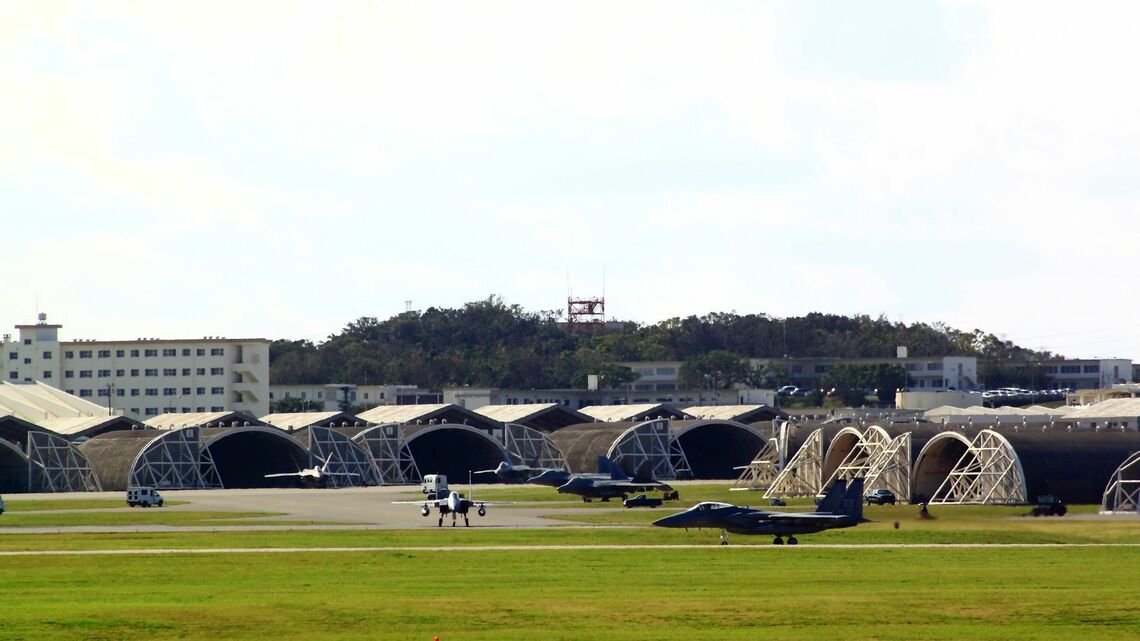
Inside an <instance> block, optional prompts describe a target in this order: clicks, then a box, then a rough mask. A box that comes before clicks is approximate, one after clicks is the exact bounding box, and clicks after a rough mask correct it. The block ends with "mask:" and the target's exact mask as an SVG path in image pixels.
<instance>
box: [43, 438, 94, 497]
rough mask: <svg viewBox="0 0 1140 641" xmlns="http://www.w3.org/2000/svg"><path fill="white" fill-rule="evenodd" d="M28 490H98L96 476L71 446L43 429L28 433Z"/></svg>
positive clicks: (79, 453) (85, 460)
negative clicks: (42, 430)
mask: <svg viewBox="0 0 1140 641" xmlns="http://www.w3.org/2000/svg"><path fill="white" fill-rule="evenodd" d="M27 456H28V489H29V491H32V492H101V491H102V490H103V486H102V485H100V484H99V478H98V477H96V476H95V471H94V470H92V469H91V465H90V464H89V463H88V462H87V457H85V456H83V453H82V452H80V451H79V450H78V449H77V448H76V447H75V445H73V444H72V443H71V442H70V441H68V440H67V439H65V438H62V437H59V436H55V435H54V434H47V433H44V432H28V443H27Z"/></svg>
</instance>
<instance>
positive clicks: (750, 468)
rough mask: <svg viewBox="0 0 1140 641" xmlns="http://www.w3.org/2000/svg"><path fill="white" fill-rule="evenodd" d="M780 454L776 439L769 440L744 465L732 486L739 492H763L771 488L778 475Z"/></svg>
mask: <svg viewBox="0 0 1140 641" xmlns="http://www.w3.org/2000/svg"><path fill="white" fill-rule="evenodd" d="M779 457H780V452H779V448H777V447H776V439H774V438H770V439H768V442H767V443H765V444H764V447H763V449H761V450H760V451H759V452H758V453H757V454H756V456H755V457H754V458H753V459H752V462H751V463H749V464H748V465H745V466H744V468H743V471H742V472H741V473H740V477H739V478H737V479H736V482H735V483H733V484H732V487H733V488H734V489H739V490H764V489H768V488H769V487H771V486H772V483H774V482H775V480H776V476H777V475H778V474H779V473H780V460H779Z"/></svg>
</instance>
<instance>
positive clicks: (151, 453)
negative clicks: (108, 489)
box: [127, 425, 222, 490]
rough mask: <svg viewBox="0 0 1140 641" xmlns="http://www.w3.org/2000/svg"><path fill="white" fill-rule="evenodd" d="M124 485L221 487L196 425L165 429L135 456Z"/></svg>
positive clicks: (165, 487)
mask: <svg viewBox="0 0 1140 641" xmlns="http://www.w3.org/2000/svg"><path fill="white" fill-rule="evenodd" d="M128 479H129V480H128V484H127V486H128V487H139V486H144V487H145V486H151V487H157V488H163V489H171V490H194V489H205V488H220V487H222V478H221V476H220V475H219V474H218V469H217V468H216V467H215V466H214V459H213V457H212V456H211V455H210V451H209V450H206V449H203V448H202V432H201V428H199V427H198V426H196V425H194V426H189V427H183V428H179V429H174V430H169V431H165V432H164V433H162V434H161V435H159V436H157V437H155V438H154V439H153V440H151V441H150V442H149V443H147V444H146V446H145V447H143V449H142V451H141V452H139V454H138V456H136V457H135V460H134V462H133V463H131V468H130V472H129V477H128Z"/></svg>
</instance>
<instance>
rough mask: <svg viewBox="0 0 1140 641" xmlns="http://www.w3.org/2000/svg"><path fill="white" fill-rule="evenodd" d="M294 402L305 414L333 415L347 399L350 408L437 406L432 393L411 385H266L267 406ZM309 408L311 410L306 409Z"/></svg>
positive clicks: (436, 397)
mask: <svg viewBox="0 0 1140 641" xmlns="http://www.w3.org/2000/svg"><path fill="white" fill-rule="evenodd" d="M287 398H294V399H297V400H298V401H301V403H300V406H301V407H302V408H303V409H306V410H308V411H329V412H331V411H333V410H335V409H337V407H338V406H339V404H340V401H341V400H342V399H344V398H347V399H348V402H349V404H351V405H364V406H366V407H369V408H371V407H374V406H376V405H417V404H424V403H439V402H440V395H439V394H438V393H436V392H431V391H429V390H425V389H420V388H419V387H417V386H415V385H354V384H346V383H325V384H320V385H317V384H313V385H303V384H299V385H270V386H269V401H270V402H271V403H274V402H277V401H283V400H285V399H287ZM310 408H311V409H310Z"/></svg>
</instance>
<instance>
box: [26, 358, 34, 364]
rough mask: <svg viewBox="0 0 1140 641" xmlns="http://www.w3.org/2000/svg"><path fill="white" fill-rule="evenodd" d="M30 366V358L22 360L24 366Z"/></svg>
mask: <svg viewBox="0 0 1140 641" xmlns="http://www.w3.org/2000/svg"><path fill="white" fill-rule="evenodd" d="M31 364H32V359H30V358H25V359H24V365H31Z"/></svg>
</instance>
